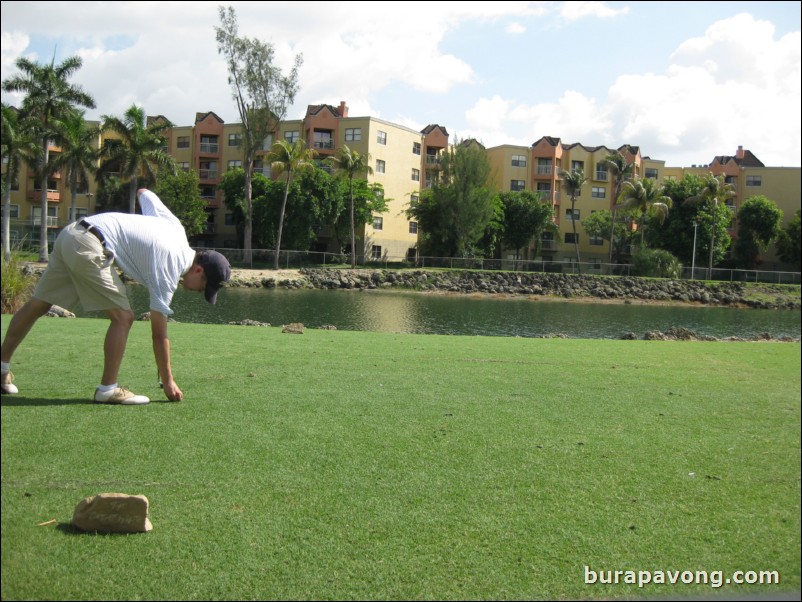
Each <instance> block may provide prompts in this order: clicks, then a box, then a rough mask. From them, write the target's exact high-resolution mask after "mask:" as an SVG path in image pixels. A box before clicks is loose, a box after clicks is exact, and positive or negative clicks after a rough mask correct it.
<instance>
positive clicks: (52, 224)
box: [31, 215, 58, 228]
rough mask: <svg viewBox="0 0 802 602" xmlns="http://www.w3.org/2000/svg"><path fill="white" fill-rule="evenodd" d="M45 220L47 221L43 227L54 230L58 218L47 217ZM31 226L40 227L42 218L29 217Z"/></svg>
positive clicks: (37, 216)
mask: <svg viewBox="0 0 802 602" xmlns="http://www.w3.org/2000/svg"><path fill="white" fill-rule="evenodd" d="M46 220H47V221H46V222H45V225H46V226H47V227H48V228H55V227H57V226H58V218H57V217H51V216H48V217H47V218H46ZM31 225H32V226H41V225H42V217H41V216H39V215H36V216H34V217H31Z"/></svg>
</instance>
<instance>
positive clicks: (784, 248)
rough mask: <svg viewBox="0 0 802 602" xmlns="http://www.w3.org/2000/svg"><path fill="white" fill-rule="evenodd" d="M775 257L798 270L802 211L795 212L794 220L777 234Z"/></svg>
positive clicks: (800, 254)
mask: <svg viewBox="0 0 802 602" xmlns="http://www.w3.org/2000/svg"><path fill="white" fill-rule="evenodd" d="M777 255H778V256H779V258H780V259H781V260H782V261H784V262H785V263H792V264H794V267H795V269H797V270H799V262H800V258H802V211H797V212H796V215H795V216H794V219H792V220H791V223H789V224H788V225H787V226H786V227H785V228H784V229H783V230H782V231H781V232H780V234H779V237H778V238H777Z"/></svg>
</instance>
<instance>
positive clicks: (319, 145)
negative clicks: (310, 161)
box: [314, 140, 334, 150]
mask: <svg viewBox="0 0 802 602" xmlns="http://www.w3.org/2000/svg"><path fill="white" fill-rule="evenodd" d="M314 147H315V148H316V149H323V150H332V149H334V140H315V143H314Z"/></svg>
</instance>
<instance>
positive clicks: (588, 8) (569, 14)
mask: <svg viewBox="0 0 802 602" xmlns="http://www.w3.org/2000/svg"><path fill="white" fill-rule="evenodd" d="M628 12H629V7H628V6H625V7H624V8H620V9H614V8H610V7H609V6H607V5H606V4H605V3H604V2H564V3H563V6H562V9H561V10H560V15H561V16H562V17H563V18H564V19H565V20H567V21H576V20H577V19H583V18H585V17H597V18H604V19H607V18H610V17H617V16H619V15H625V14H627V13H628Z"/></svg>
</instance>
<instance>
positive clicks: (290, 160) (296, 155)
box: [267, 139, 317, 270]
mask: <svg viewBox="0 0 802 602" xmlns="http://www.w3.org/2000/svg"><path fill="white" fill-rule="evenodd" d="M316 154H317V153H316V151H315V150H314V149H312V148H309V147H308V146H307V145H306V142H305V141H304V140H301V139H298V140H296V141H295V143H293V144H291V143H290V142H289V141H287V140H279V141H278V142H276V143H275V144H274V145H273V147H272V148H271V150H270V152H269V153H268V154H267V160H268V161H269V162H270V165H271V167H272V168H273V169H274V170H277V171H278V173H282V172H285V171H286V172H287V184H286V186H285V187H284V198H283V200H282V201H281V212H280V213H279V218H278V236H276V256H275V259H274V262H273V269H276V270H277V269H278V265H279V262H278V257H279V252H280V251H281V231H282V229H283V228H284V210H285V209H286V208H287V196H288V195H289V193H290V184H292V174H293V172H295V171H298V170H301V169H309V168H311V167H314V165H315V164H314V163H313V162H312V159H314V158H315V155H316Z"/></svg>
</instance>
